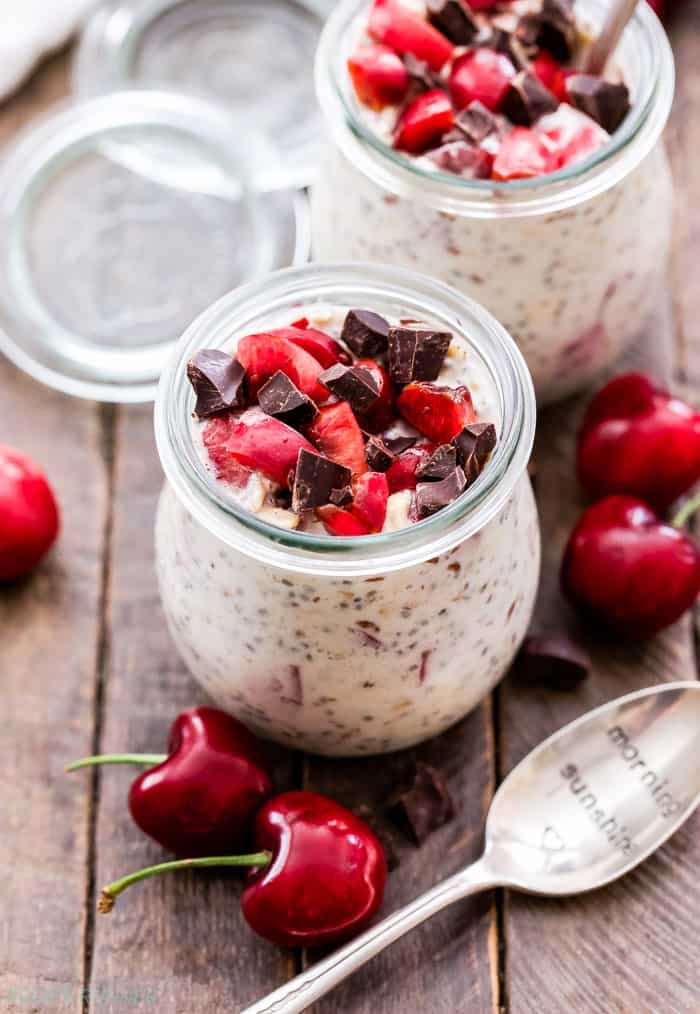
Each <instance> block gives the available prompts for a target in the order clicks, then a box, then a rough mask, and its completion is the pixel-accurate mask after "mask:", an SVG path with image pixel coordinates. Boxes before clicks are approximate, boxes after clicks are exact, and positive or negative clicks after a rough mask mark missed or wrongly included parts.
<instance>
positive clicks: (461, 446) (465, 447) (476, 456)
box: [452, 423, 496, 485]
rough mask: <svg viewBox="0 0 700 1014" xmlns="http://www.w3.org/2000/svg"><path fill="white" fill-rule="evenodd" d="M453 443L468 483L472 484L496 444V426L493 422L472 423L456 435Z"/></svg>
mask: <svg viewBox="0 0 700 1014" xmlns="http://www.w3.org/2000/svg"><path fill="white" fill-rule="evenodd" d="M452 443H453V444H454V446H455V448H456V450H457V460H458V461H459V463H460V465H461V466H462V468H463V469H464V474H465V475H466V477H467V483H468V484H469V485H471V483H472V482H474V480H475V479H476V478H478V476H479V475H480V474H481V471H482V469H483V467H484V465H485V464H486V462H487V460H488V456H489V454H490V453H491V451H492V450H493V449H494V447H495V446H496V427H495V426H494V425H493V423H471V424H470V425H469V426H465V427H464V429H463V430H462V431H461V432H460V433H458V434H457V436H456V437H454V439H453V440H452Z"/></svg>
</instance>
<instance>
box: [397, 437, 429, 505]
mask: <svg viewBox="0 0 700 1014" xmlns="http://www.w3.org/2000/svg"><path fill="white" fill-rule="evenodd" d="M434 450H435V444H417V445H416V446H415V447H409V448H408V450H406V451H404V452H403V454H399V456H398V458H397V459H396V461H394V462H393V464H392V465H390V466H389V468H388V469H387V471H386V472H385V475H386V479H387V482H388V483H389V491H390V492H391V493H400V492H401V491H402V490H404V489H415V488H416V484H417V482H418V480H417V479H416V472H417V471H418V469H419V467H420V466H421V465H422V464H423V463H424V462H426V461H427V460H428V458H429V457H430V455H431V454H432V453H433V451H434Z"/></svg>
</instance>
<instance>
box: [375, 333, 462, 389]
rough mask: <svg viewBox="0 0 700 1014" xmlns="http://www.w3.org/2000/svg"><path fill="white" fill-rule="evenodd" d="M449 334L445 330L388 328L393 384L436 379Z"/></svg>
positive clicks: (445, 352)
mask: <svg viewBox="0 0 700 1014" xmlns="http://www.w3.org/2000/svg"><path fill="white" fill-rule="evenodd" d="M451 339H452V335H451V334H450V332H449V331H428V330H417V329H414V328H408V327H392V328H390V329H389V376H390V377H391V379H392V380H393V381H394V383H395V384H410V383H411V381H412V380H437V378H438V375H439V373H440V370H441V369H442V364H443V363H444V361H445V356H446V355H447V350H448V348H449V346H450V341H451Z"/></svg>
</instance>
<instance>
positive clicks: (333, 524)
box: [316, 504, 372, 536]
mask: <svg viewBox="0 0 700 1014" xmlns="http://www.w3.org/2000/svg"><path fill="white" fill-rule="evenodd" d="M316 513H317V514H318V516H319V518H320V519H321V521H322V522H323V524H324V527H325V529H326V531H327V532H329V534H330V535H341V536H342V535H371V534H372V529H371V528H369V527H368V526H367V525H366V524H365V523H364V521H361V520H360V518H357V517H355V515H354V514H351V513H350V511H346V510H345V509H344V508H343V507H334V506H333V505H332V504H327V505H326V506H325V507H318V508H317V509H316Z"/></svg>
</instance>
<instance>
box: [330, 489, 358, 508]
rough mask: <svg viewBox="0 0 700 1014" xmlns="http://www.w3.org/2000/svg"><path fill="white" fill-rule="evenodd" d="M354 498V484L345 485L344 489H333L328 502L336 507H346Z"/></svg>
mask: <svg viewBox="0 0 700 1014" xmlns="http://www.w3.org/2000/svg"><path fill="white" fill-rule="evenodd" d="M353 499H354V497H353V492H352V486H343V488H342V489H332V490H331V492H330V496H329V497H328V502H329V503H332V504H333V506H334V507H346V506H347V505H348V504H349V503H352V501H353Z"/></svg>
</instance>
